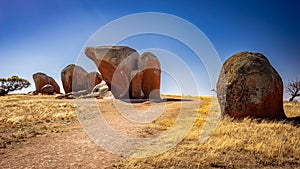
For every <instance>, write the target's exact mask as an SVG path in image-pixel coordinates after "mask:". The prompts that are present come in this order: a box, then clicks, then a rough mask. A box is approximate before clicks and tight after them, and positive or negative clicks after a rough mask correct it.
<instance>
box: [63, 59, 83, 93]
mask: <svg viewBox="0 0 300 169" xmlns="http://www.w3.org/2000/svg"><path fill="white" fill-rule="evenodd" d="M87 74H88V73H87V71H86V70H84V69H83V68H82V67H80V66H77V65H74V64H70V65H68V66H67V67H65V68H64V69H63V70H62V72H61V81H62V84H63V88H64V90H65V93H70V92H77V91H81V90H86V89H87V86H86V85H87V84H86V76H87Z"/></svg>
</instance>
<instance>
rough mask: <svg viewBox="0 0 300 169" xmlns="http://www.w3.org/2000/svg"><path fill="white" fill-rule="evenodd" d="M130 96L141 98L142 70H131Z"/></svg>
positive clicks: (142, 95)
mask: <svg viewBox="0 0 300 169" xmlns="http://www.w3.org/2000/svg"><path fill="white" fill-rule="evenodd" d="M130 86H131V96H130V97H131V98H136V99H142V98H144V93H143V71H141V70H134V71H132V72H131V82H130Z"/></svg>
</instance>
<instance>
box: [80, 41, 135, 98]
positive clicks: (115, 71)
mask: <svg viewBox="0 0 300 169" xmlns="http://www.w3.org/2000/svg"><path fill="white" fill-rule="evenodd" d="M85 54H86V56H87V57H88V58H90V59H91V60H92V61H93V62H94V63H95V64H96V66H97V67H98V70H99V71H100V73H101V75H102V78H103V80H104V81H105V82H106V83H107V85H108V86H109V87H110V88H111V91H112V93H113V95H114V96H115V97H116V98H124V97H129V94H128V92H129V86H130V76H131V72H132V71H133V70H135V69H137V62H138V57H139V54H138V53H137V52H136V50H134V49H132V48H130V47H126V46H97V47H88V48H86V49H85Z"/></svg>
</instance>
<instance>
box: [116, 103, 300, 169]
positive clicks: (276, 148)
mask: <svg viewBox="0 0 300 169" xmlns="http://www.w3.org/2000/svg"><path fill="white" fill-rule="evenodd" d="M201 99H202V100H204V102H203V103H202V106H201V107H200V109H199V110H198V117H197V120H196V122H195V124H194V127H193V128H192V130H191V131H190V133H189V134H188V136H187V137H186V138H185V139H184V140H183V141H182V142H181V143H179V144H178V145H177V146H176V147H175V148H173V149H171V150H169V151H167V152H165V153H163V154H160V155H157V156H154V157H148V158H141V159H140V158H130V159H126V160H124V161H123V162H122V163H120V164H117V165H115V167H116V168H215V167H221V168H258V167H259V168H261V167H266V168H298V167H300V128H299V125H296V124H293V123H291V122H285V121H265V120H263V121H258V120H253V119H247V118H246V119H244V120H233V119H231V118H229V117H224V118H223V119H222V120H221V121H220V123H219V124H218V127H217V128H216V130H215V132H214V133H213V134H212V135H211V137H210V138H209V139H208V141H206V142H205V143H204V144H200V143H199V142H198V137H199V134H200V129H201V128H203V124H204V121H205V119H206V117H207V113H208V112H209V109H210V103H211V98H209V97H202V98H201ZM299 108H300V103H285V111H286V114H287V115H288V117H297V116H300V112H299V111H300V109H299ZM174 119H175V118H169V119H162V120H160V121H155V122H154V123H152V124H150V125H149V129H148V130H150V131H152V133H154V134H155V133H156V132H153V130H159V131H161V130H167V129H168V128H169V127H170V126H171V125H172V124H173V123H174V121H173V120H174Z"/></svg>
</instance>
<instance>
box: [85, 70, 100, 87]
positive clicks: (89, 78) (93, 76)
mask: <svg viewBox="0 0 300 169" xmlns="http://www.w3.org/2000/svg"><path fill="white" fill-rule="evenodd" d="M101 81H102V78H101V75H100V74H99V73H98V72H90V73H88V74H87V75H86V88H87V90H88V91H92V90H93V88H94V87H95V86H96V85H97V84H100V83H101Z"/></svg>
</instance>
